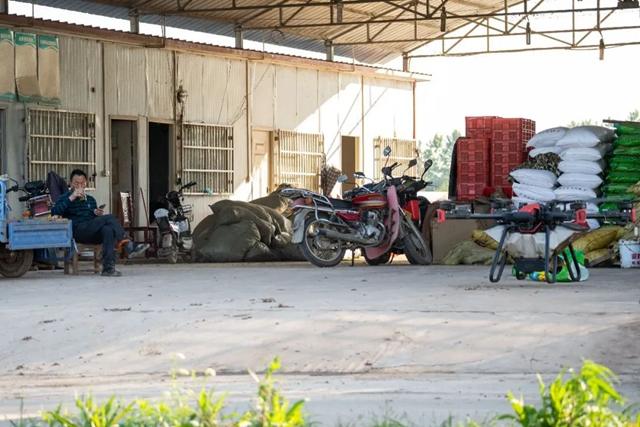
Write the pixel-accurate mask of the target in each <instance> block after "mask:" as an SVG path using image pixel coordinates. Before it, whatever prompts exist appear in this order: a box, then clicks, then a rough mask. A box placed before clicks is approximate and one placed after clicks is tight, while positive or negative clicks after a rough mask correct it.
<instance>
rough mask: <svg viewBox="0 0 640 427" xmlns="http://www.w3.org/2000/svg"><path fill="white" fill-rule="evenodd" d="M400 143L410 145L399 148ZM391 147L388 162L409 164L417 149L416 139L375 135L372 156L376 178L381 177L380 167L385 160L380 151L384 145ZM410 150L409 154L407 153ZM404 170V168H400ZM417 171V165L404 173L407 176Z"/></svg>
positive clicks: (413, 174)
mask: <svg viewBox="0 0 640 427" xmlns="http://www.w3.org/2000/svg"><path fill="white" fill-rule="evenodd" d="M401 145H407V146H409V145H411V147H405V148H401ZM387 146H389V147H391V155H390V156H389V164H392V163H393V162H398V163H400V164H402V165H405V168H406V165H408V164H409V161H411V160H412V159H415V158H416V155H417V150H418V141H417V140H415V139H402V138H385V137H382V136H378V137H375V138H374V139H373V158H374V169H375V170H374V177H375V179H376V180H378V179H382V167H383V166H384V164H385V162H386V161H387V160H386V158H385V157H384V156H383V154H382V152H383V151H384V149H385V147H387ZM409 151H411V155H409ZM401 169H403V170H404V168H401ZM417 173H418V169H417V166H414V167H412V168H410V169H408V170H407V171H406V172H405V174H406V175H409V176H416V175H417Z"/></svg>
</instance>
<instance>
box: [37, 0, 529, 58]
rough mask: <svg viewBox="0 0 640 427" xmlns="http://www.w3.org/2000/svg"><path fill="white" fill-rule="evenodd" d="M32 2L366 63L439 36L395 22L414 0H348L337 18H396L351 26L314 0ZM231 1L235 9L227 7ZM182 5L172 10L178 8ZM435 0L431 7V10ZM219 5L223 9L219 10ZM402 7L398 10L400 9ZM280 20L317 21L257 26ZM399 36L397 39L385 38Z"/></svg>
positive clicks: (490, 5) (464, 3) (477, 7)
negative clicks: (238, 28)
mask: <svg viewBox="0 0 640 427" xmlns="http://www.w3.org/2000/svg"><path fill="white" fill-rule="evenodd" d="M34 1H35V3H36V4H40V5H46V6H51V7H56V8H62V9H68V10H74V11H80V12H85V13H90V14H96V15H104V16H110V17H114V18H121V19H128V10H129V7H136V8H137V9H138V10H139V11H140V12H141V14H142V15H141V18H140V19H141V21H142V22H147V23H153V24H160V23H162V21H163V18H162V17H161V16H165V18H164V19H165V21H164V22H165V23H166V25H168V26H170V27H175V28H182V29H188V30H192V31H200V32H205V33H211V34H218V35H223V36H230V37H232V36H233V34H234V26H235V25H236V24H242V25H243V26H244V27H247V28H249V29H250V28H256V27H259V28H261V30H259V31H258V30H247V31H246V32H245V39H248V40H254V41H258V42H263V41H266V42H268V43H271V44H278V45H282V46H287V47H292V48H296V49H302V50H308V51H313V52H324V50H325V47H324V40H332V41H333V42H334V43H336V44H337V45H338V46H336V49H335V53H336V55H340V56H347V57H353V58H355V59H356V60H358V61H360V62H364V63H368V64H380V63H383V62H384V61H388V60H390V59H393V58H396V57H398V56H399V55H400V54H401V53H402V52H406V51H409V50H411V49H412V48H415V47H418V46H420V45H421V44H422V43H423V42H421V41H413V39H414V38H415V37H416V36H417V38H418V39H424V38H428V37H437V36H439V35H441V34H442V32H441V31H440V23H439V21H438V20H423V21H420V22H419V23H418V24H417V25H416V24H414V23H413V22H402V21H401V20H403V19H407V18H411V17H412V16H413V14H411V13H410V12H408V11H406V8H409V7H413V6H412V5H418V6H417V7H418V12H419V13H423V14H424V13H425V12H426V8H425V3H424V2H421V1H419V0H418V1H415V0H406V1H403V0H389V1H385V0H380V1H378V2H372V3H366V2H363V3H359V2H356V3H349V4H347V5H344V6H343V22H345V23H347V22H350V21H353V20H358V21H363V20H368V19H372V18H376V19H379V18H382V19H388V20H391V21H396V20H400V22H389V23H384V24H382V23H378V24H370V25H369V26H368V28H367V26H366V25H360V26H354V25H347V24H336V23H332V22H331V21H330V16H329V15H330V14H329V10H328V8H327V7H326V6H325V7H303V8H298V7H297V5H298V4H300V5H301V6H303V5H304V2H310V1H314V2H315V3H317V0H304V2H303V1H302V0H295V1H294V2H293V3H294V6H295V7H293V8H286V9H283V14H282V16H280V12H279V9H271V10H262V11H256V10H252V11H248V10H246V9H238V7H240V8H241V7H243V6H249V5H260V6H267V5H268V6H273V5H277V4H282V3H285V2H286V3H287V5H291V3H292V1H288V2H287V1H286V0H280V1H278V2H274V1H273V0H238V1H237V2H236V1H233V2H232V1H226V2H222V3H221V2H220V0H191V1H189V0H184V1H182V2H181V1H176V0H144V1H141V0H139V1H131V0H34ZM520 1H521V0H507V2H508V3H509V5H514V4H518V3H520ZM232 4H236V5H237V6H238V7H235V6H234V7H232ZM180 5H181V6H182V8H181V9H180V10H178V7H179V6H180ZM504 5H505V1H504V0H448V1H447V2H446V9H447V14H457V15H468V14H474V13H488V12H492V11H498V10H501V9H502V8H504ZM433 7H435V4H434V5H432V8H433ZM212 8H216V9H217V10H216V11H208V12H207V11H200V12H198V10H202V9H212ZM220 8H228V10H223V11H220V10H219V9H220ZM403 8H404V9H403ZM281 19H283V20H284V21H287V22H288V25H289V26H291V25H294V26H295V25H303V24H306V23H321V24H323V25H325V26H320V27H304V28H302V27H298V28H290V27H287V28H283V29H282V32H281V34H282V35H281V36H278V37H274V35H273V30H271V29H269V30H267V29H264V30H263V29H262V28H265V27H270V28H275V27H278V26H279V23H280V22H281ZM468 22H469V21H468V20H463V19H452V18H449V19H448V20H447V25H448V28H458V27H461V26H463V25H464V24H467V23H468ZM370 39H373V40H374V41H379V42H384V41H387V43H380V44H358V45H349V44H350V43H362V42H365V41H367V40H370ZM394 40H400V41H398V42H389V41H394Z"/></svg>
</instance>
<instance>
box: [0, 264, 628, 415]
mask: <svg viewBox="0 0 640 427" xmlns="http://www.w3.org/2000/svg"><path fill="white" fill-rule="evenodd" d="M123 271H124V273H125V276H124V277H122V278H116V279H105V278H102V277H94V276H88V275H86V276H75V277H72V276H63V275H62V274H60V273H58V272H32V273H28V274H27V275H26V276H25V277H23V278H21V279H16V280H8V279H3V280H2V281H1V282H0V287H1V288H0V289H1V290H0V322H1V323H0V324H1V325H2V328H1V330H0V420H1V419H3V418H4V419H5V420H6V419H15V418H16V417H17V416H18V413H19V410H20V399H24V413H25V414H26V415H34V414H37V413H38V412H39V411H40V410H42V409H52V408H54V407H55V406H56V405H57V404H58V403H59V402H63V403H65V404H70V403H71V402H72V400H73V398H74V395H75V394H82V393H87V392H89V391H90V392H92V393H93V394H94V395H95V396H97V397H108V396H110V395H112V394H116V395H118V396H123V397H127V398H129V397H161V396H162V393H163V392H164V391H166V390H168V389H170V388H171V382H172V381H171V378H170V376H169V374H168V371H169V370H170V369H171V368H172V367H185V368H188V369H195V370H198V371H203V370H204V369H206V368H214V369H215V370H216V371H217V373H218V374H217V376H216V377H214V378H212V379H208V380H206V381H207V382H206V384H208V385H212V386H214V387H215V388H216V389H217V390H219V391H226V392H228V393H229V400H230V402H231V404H232V405H237V406H239V407H241V406H242V405H245V404H246V403H247V402H249V400H250V398H251V397H252V396H253V395H254V394H255V383H254V382H253V381H252V380H251V378H250V377H249V376H248V375H247V373H246V372H247V368H251V369H253V370H261V369H263V368H264V367H265V366H266V365H267V364H268V362H269V361H270V359H271V358H272V357H274V356H280V357H281V358H282V362H283V369H282V371H281V373H280V374H279V379H280V383H281V386H282V388H283V390H284V393H285V395H286V396H288V397H290V398H292V399H294V398H303V397H306V398H309V402H308V404H307V408H308V410H309V412H310V413H311V416H312V418H313V419H314V420H317V421H320V422H321V423H322V425H334V424H336V422H338V421H355V420H357V417H358V416H364V417H365V418H368V417H371V416H372V414H381V413H382V412H384V411H385V409H391V410H392V411H393V412H394V413H395V414H400V415H401V414H406V415H407V417H408V418H410V419H411V420H413V421H414V422H416V423H418V424H420V425H427V424H432V423H434V422H435V421H442V420H443V419H444V418H446V417H447V416H449V415H450V414H451V415H455V416H459V417H464V416H466V415H471V416H474V417H476V418H479V419H483V418H486V417H488V416H490V415H491V414H494V413H496V412H500V411H505V410H507V409H508V405H507V403H506V401H505V399H504V395H505V392H506V391H508V390H513V391H514V392H516V393H520V392H521V393H524V395H525V397H526V398H529V399H535V395H536V391H537V384H536V379H535V373H541V374H542V375H543V377H545V378H551V377H553V376H554V375H555V374H556V373H557V372H558V371H559V370H560V369H561V368H562V367H564V366H575V367H577V366H579V365H580V363H581V360H582V359H583V358H590V359H593V360H595V361H597V362H600V363H604V364H606V365H608V366H609V367H611V368H612V369H613V370H614V371H616V372H617V373H618V374H620V377H621V380H622V383H621V386H620V387H621V390H622V391H623V392H624V393H625V394H626V395H627V396H628V397H629V398H631V399H632V400H634V401H640V317H639V316H638V310H639V308H640V305H639V298H640V295H639V293H640V292H639V291H640V280H639V278H640V274H639V273H640V272H639V271H637V270H618V269H600V270H592V271H591V279H590V280H589V281H588V282H586V283H580V284H558V285H547V284H540V283H532V282H518V281H516V280H515V279H512V278H507V279H505V280H503V281H502V282H501V283H498V284H491V283H489V281H488V279H487V273H488V269H487V268H486V267H441V266H433V267H413V266H409V265H402V264H398V265H396V264H395V263H394V264H393V265H390V266H383V267H368V266H365V265H356V266H355V267H350V266H348V265H346V264H345V265H341V266H338V267H336V268H333V269H318V268H315V267H312V266H310V265H307V264H303V263H294V264H244V265H202V264H196V265H176V266H169V265H138V266H125V267H123ZM176 352H180V353H183V354H184V355H185V356H186V360H184V361H180V362H179V365H178V364H177V363H176V362H172V361H171V355H172V354H174V353H176ZM179 383H184V384H185V385H188V386H193V387H195V388H199V387H200V386H201V385H203V384H204V383H205V379H204V378H200V377H199V378H196V379H195V380H193V379H182V380H180V381H179Z"/></svg>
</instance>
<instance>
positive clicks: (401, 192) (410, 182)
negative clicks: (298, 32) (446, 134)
mask: <svg viewBox="0 0 640 427" xmlns="http://www.w3.org/2000/svg"><path fill="white" fill-rule="evenodd" d="M416 165H417V160H415V159H414V160H411V161H410V162H409V165H408V166H407V168H406V169H405V171H404V172H403V173H402V176H400V177H394V176H393V174H392V173H393V170H394V169H395V168H396V167H398V166H400V165H399V164H398V163H394V164H393V165H391V166H389V167H385V168H383V174H384V176H385V183H386V186H390V185H392V186H395V187H396V191H397V193H398V200H399V203H400V206H402V209H403V211H404V212H405V213H407V214H408V215H409V216H410V217H411V222H412V224H407V225H406V227H407V228H408V230H407V233H406V239H411V240H414V244H413V245H411V244H408V245H407V244H405V239H402V240H400V239H398V240H396V242H395V243H394V244H393V245H392V247H391V248H390V249H389V251H387V252H386V253H384V254H382V255H380V256H376V257H371V256H370V252H369V251H366V250H362V254H363V255H364V259H365V261H366V262H367V264H369V265H382V264H386V263H388V262H389V261H390V260H391V259H392V257H393V256H395V255H402V254H404V255H405V256H406V257H407V260H408V261H409V263H411V264H417V265H428V264H431V262H432V260H433V256H432V254H431V251H430V250H429V246H428V244H426V243H425V242H424V239H423V237H422V234H421V233H420V230H422V226H423V222H424V219H425V217H426V211H427V208H428V207H429V201H428V200H427V199H426V198H425V197H422V196H419V195H418V192H419V191H420V190H422V189H424V188H425V187H427V186H428V185H430V184H431V182H428V181H425V180H424V177H425V175H426V173H427V171H428V170H429V169H430V168H431V166H432V165H433V161H431V160H427V161H425V162H424V171H423V172H422V175H421V176H420V177H419V178H417V177H412V176H407V175H405V172H406V171H407V170H409V169H411V168H412V167H414V166H416ZM358 178H364V177H362V176H359V177H358ZM367 185H370V184H367ZM365 187H366V186H365ZM359 190H360V188H356V189H354V190H351V191H350V192H347V193H345V194H344V197H345V198H351V197H352V195H351V194H350V193H353V192H358V191H359ZM356 194H357V193H356ZM405 246H408V247H409V249H408V250H405ZM413 247H416V248H418V251H419V253H417V254H415V253H413V251H412V250H411V248H413Z"/></svg>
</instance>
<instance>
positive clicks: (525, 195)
mask: <svg viewBox="0 0 640 427" xmlns="http://www.w3.org/2000/svg"><path fill="white" fill-rule="evenodd" d="M510 175H511V177H512V178H513V179H514V180H515V181H516V182H515V183H514V184H513V192H514V194H515V195H516V197H514V198H513V201H514V203H516V205H518V204H527V203H546V202H550V201H551V200H553V199H555V193H554V191H553V189H554V187H555V186H556V180H557V178H556V174H554V173H553V172H551V171H545V170H541V169H516V170H513V171H511V173H510Z"/></svg>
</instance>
